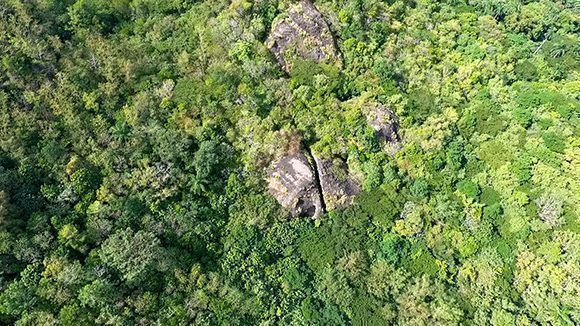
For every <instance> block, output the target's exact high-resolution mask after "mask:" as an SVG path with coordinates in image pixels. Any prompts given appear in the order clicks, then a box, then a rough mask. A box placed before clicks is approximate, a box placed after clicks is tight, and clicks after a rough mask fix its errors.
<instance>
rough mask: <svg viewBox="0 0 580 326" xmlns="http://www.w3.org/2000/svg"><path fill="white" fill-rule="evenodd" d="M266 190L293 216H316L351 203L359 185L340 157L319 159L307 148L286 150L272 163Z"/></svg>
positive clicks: (358, 189)
mask: <svg viewBox="0 0 580 326" xmlns="http://www.w3.org/2000/svg"><path fill="white" fill-rule="evenodd" d="M271 169H272V172H271V173H270V174H269V175H268V179H267V181H268V192H269V193H270V194H271V195H272V196H274V198H276V200H278V202H279V203H280V205H282V206H283V207H285V208H286V209H287V210H289V211H290V214H291V215H292V216H293V217H299V216H300V217H311V218H314V219H316V218H318V217H319V216H320V214H322V213H324V212H326V209H327V208H328V209H331V210H334V209H337V208H343V207H346V206H348V205H349V204H350V203H352V200H353V198H354V196H355V195H357V194H358V193H359V192H360V186H359V184H358V183H357V182H356V180H355V179H354V178H353V177H352V176H351V175H350V174H349V172H348V168H347V166H346V163H345V162H344V161H342V160H340V159H334V160H332V159H321V158H318V157H316V156H314V155H312V154H310V152H309V151H302V152H298V153H297V154H289V155H286V156H284V157H282V158H281V159H280V160H278V161H276V162H275V163H274V164H273V165H272V168H271Z"/></svg>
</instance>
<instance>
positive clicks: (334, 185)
mask: <svg viewBox="0 0 580 326" xmlns="http://www.w3.org/2000/svg"><path fill="white" fill-rule="evenodd" d="M313 156H314V155H313ZM314 161H315V163H316V164H315V166H316V168H317V169H318V176H319V178H320V186H321V190H322V197H323V199H324V203H325V206H326V208H327V209H329V210H334V209H337V208H344V207H346V206H348V205H350V204H351V203H352V200H353V198H354V196H356V195H357V194H358V193H360V191H361V188H360V185H359V184H358V182H357V181H356V180H355V179H354V178H353V177H352V176H351V175H350V174H349V172H348V167H347V166H346V163H345V162H344V161H343V160H341V159H338V158H337V159H334V160H332V159H321V158H318V157H316V156H314Z"/></svg>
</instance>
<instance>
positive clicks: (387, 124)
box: [366, 104, 401, 154]
mask: <svg viewBox="0 0 580 326" xmlns="http://www.w3.org/2000/svg"><path fill="white" fill-rule="evenodd" d="M366 117H367V121H368V123H369V125H371V127H373V129H374V130H375V131H376V136H377V138H378V140H379V142H381V143H382V144H383V145H384V146H385V148H386V150H387V152H389V153H390V154H395V153H396V152H397V151H398V150H399V149H400V148H401V145H400V141H401V138H400V137H399V120H398V119H397V116H396V115H395V114H394V113H393V111H391V110H390V109H389V108H387V107H386V106H384V105H382V104H379V105H375V106H373V107H372V108H370V109H368V110H367V112H366Z"/></svg>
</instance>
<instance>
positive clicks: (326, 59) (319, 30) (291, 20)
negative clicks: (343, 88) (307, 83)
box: [266, 1, 340, 72]
mask: <svg viewBox="0 0 580 326" xmlns="http://www.w3.org/2000/svg"><path fill="white" fill-rule="evenodd" d="M282 17H283V18H282ZM282 17H280V18H277V19H276V20H275V21H274V23H273V24H272V30H271V32H270V35H269V37H268V39H267V40H266V46H267V47H268V49H269V50H270V52H272V54H273V55H274V57H275V58H276V60H277V61H278V63H279V64H280V66H282V68H283V69H284V70H285V71H286V72H289V71H290V69H291V68H292V64H293V62H294V60H295V59H305V60H313V61H316V62H321V63H328V64H335V63H338V62H340V58H339V55H338V51H337V50H336V46H335V43H334V39H333V37H332V35H331V33H330V29H329V28H328V25H327V23H326V21H325V20H324V18H323V17H322V15H321V14H320V12H319V11H318V10H317V9H316V7H315V6H314V5H313V4H312V3H311V2H310V1H300V2H299V3H297V4H294V5H292V6H291V7H290V8H289V10H288V13H287V15H285V16H282Z"/></svg>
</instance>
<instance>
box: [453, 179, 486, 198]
mask: <svg viewBox="0 0 580 326" xmlns="http://www.w3.org/2000/svg"><path fill="white" fill-rule="evenodd" d="M457 190H458V191H459V192H461V193H463V194H464V195H465V196H467V197H471V198H473V199H478V198H479V195H480V194H481V190H480V189H479V186H478V185H477V184H475V183H473V182H472V181H471V180H462V181H459V182H458V183H457Z"/></svg>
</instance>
